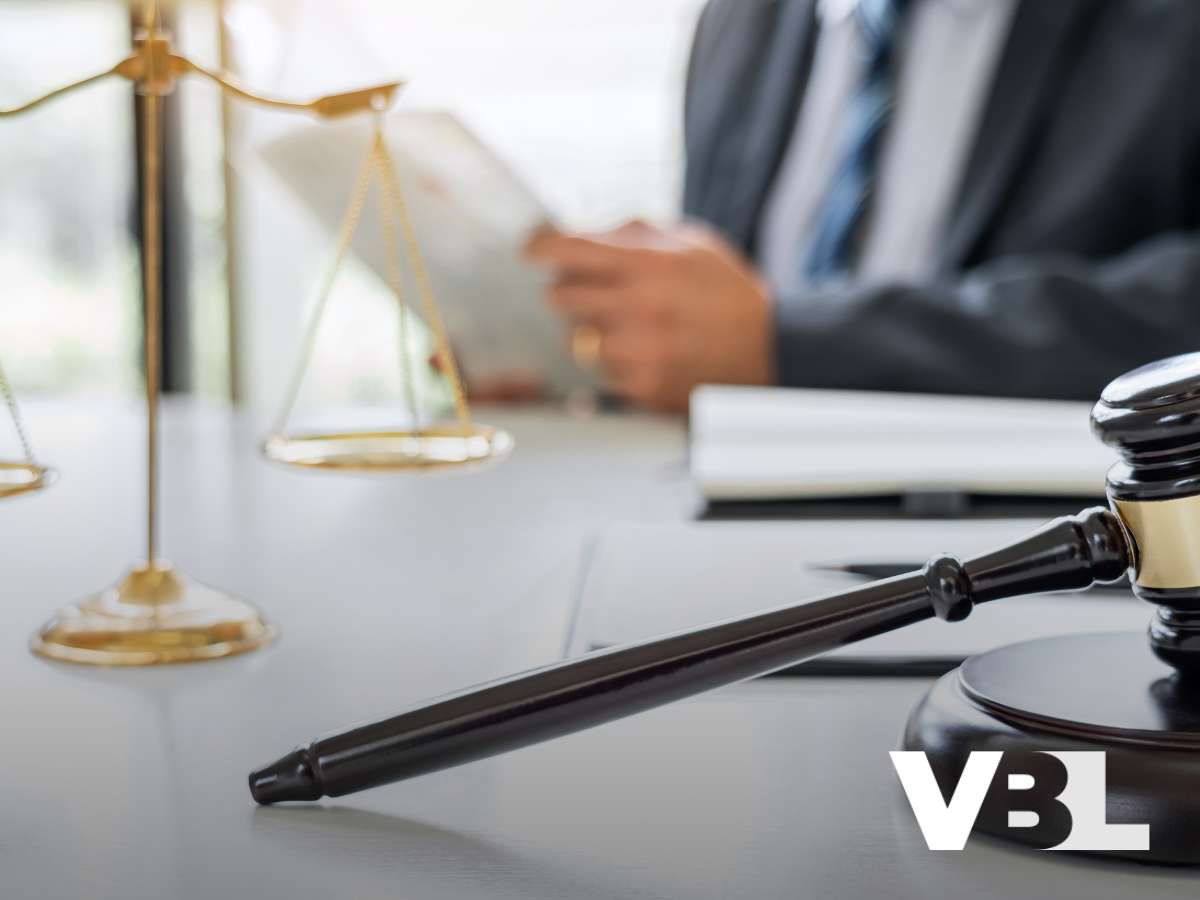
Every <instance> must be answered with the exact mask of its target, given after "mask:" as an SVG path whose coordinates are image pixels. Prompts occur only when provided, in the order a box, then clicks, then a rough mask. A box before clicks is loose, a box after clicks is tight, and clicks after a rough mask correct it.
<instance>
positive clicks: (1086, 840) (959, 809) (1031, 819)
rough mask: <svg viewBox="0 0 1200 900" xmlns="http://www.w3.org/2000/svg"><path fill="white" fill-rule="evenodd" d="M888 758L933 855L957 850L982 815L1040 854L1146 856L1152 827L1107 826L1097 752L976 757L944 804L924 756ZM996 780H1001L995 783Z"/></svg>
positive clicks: (905, 754) (1100, 759)
mask: <svg viewBox="0 0 1200 900" xmlns="http://www.w3.org/2000/svg"><path fill="white" fill-rule="evenodd" d="M891 757H892V765H893V766H895V768H896V774H897V775H899V776H900V783H901V784H902V785H903V786H904V793H905V794H906V795H907V796H908V802H909V805H911V806H912V810H913V814H914V815H915V816H916V818H917V824H918V825H919V826H920V828H921V834H922V835H924V837H925V843H926V844H927V845H928V846H929V849H930V850H961V849H962V848H963V847H964V846H965V845H966V843H967V837H968V836H969V835H970V833H971V829H972V828H973V827H974V826H975V822H976V819H978V818H979V815H980V812H981V811H984V814H985V815H989V816H992V817H993V818H992V821H993V823H995V824H998V825H999V827H1000V828H1001V829H1003V828H1005V827H1007V828H1008V829H1010V830H1013V831H1018V830H1023V829H1030V830H1029V831H1026V832H1024V833H1023V834H1022V835H1017V834H1014V835H1013V836H1014V837H1018V838H1020V839H1023V840H1024V841H1025V842H1026V843H1035V844H1036V845H1037V846H1039V847H1041V848H1042V849H1047V850H1149V849H1150V826H1149V825H1114V824H1109V823H1108V821H1107V818H1106V816H1105V756H1104V753H1102V752H1090V751H1089V752H1056V751H1038V752H1035V753H1001V752H1000V751H998V750H977V751H974V752H972V753H971V754H970V756H969V757H968V758H967V764H966V766H965V767H964V768H963V771H962V775H961V777H960V778H959V780H958V785H957V786H956V787H955V788H954V793H953V794H952V795H951V796H950V802H949V803H947V802H946V801H945V800H944V799H943V795H942V791H941V789H940V788H939V787H938V783H937V780H936V779H935V778H934V774H933V769H932V768H931V767H930V765H929V760H928V759H927V758H926V756H925V754H924V753H923V752H921V751H895V752H893V753H892V754H891ZM1001 757H1003V762H1002V760H1001ZM998 772H999V774H1001V775H1003V776H1005V777H1004V778H997V773H998ZM1005 814H1006V818H1000V817H1002V816H1005ZM1034 829H1036V831H1035V830H1034ZM989 830H991V831H995V830H996V828H995V827H993V828H991V829H989Z"/></svg>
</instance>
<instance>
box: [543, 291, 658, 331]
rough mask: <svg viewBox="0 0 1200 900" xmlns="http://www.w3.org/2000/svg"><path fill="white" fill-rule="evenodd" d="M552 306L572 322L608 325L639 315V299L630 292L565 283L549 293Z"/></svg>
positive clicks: (637, 295) (635, 294)
mask: <svg viewBox="0 0 1200 900" xmlns="http://www.w3.org/2000/svg"><path fill="white" fill-rule="evenodd" d="M547 296H548V297H549V300H550V305H551V306H553V307H554V308H555V309H556V310H558V311H559V312H560V313H562V314H563V315H565V316H567V317H568V318H571V319H578V320H583V321H589V322H595V323H597V324H604V325H607V324H609V323H610V322H612V321H613V320H622V319H628V318H630V317H632V316H634V315H636V314H637V313H638V312H639V309H640V305H641V301H640V299H639V297H640V295H639V294H637V293H635V292H634V291H631V290H629V289H628V288H623V287H618V286H605V285H597V284H595V283H590V282H580V281H566V282H559V283H558V284H555V285H553V286H552V287H551V288H550V289H549V291H548V292H547Z"/></svg>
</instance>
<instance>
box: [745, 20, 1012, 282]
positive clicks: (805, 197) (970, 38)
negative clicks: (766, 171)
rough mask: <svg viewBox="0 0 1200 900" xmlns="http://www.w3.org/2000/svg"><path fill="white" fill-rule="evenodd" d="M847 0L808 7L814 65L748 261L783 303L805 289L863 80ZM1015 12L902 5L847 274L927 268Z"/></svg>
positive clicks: (861, 51) (917, 272)
mask: <svg viewBox="0 0 1200 900" xmlns="http://www.w3.org/2000/svg"><path fill="white" fill-rule="evenodd" d="M857 2H858V0H820V2H819V4H818V8H817V15H818V19H819V23H818V27H819V28H820V31H819V33H818V35H817V42H816V47H815V51H814V55H813V61H812V69H811V71H810V73H809V78H808V83H807V87H806V89H805V91H804V96H803V99H802V103H801V104H800V110H799V115H798V117H797V121H796V126H795V131H794V132H793V135H792V140H791V141H790V143H789V146H788V150H787V153H786V154H785V156H784V159H783V162H782V164H781V166H780V169H779V172H778V174H777V175H776V177H775V182H774V184H773V186H772V188H771V191H770V194H769V196H768V198H767V203H766V208H765V209H764V213H763V223H762V229H761V231H760V237H759V260H758V262H759V265H760V267H761V269H762V270H763V273H764V275H765V276H766V279H767V282H768V283H769V284H770V285H771V287H772V289H773V290H774V291H775V292H776V294H777V295H779V296H781V297H794V296H798V295H802V294H803V292H804V290H805V288H806V287H807V286H806V285H805V284H804V278H803V271H802V262H803V259H804V253H805V250H806V249H807V247H808V242H809V240H810V239H811V237H812V234H813V230H814V228H815V226H816V223H817V221H818V217H819V216H820V213H821V206H822V203H823V201H824V199H825V193H826V191H827V190H828V189H829V184H830V180H831V179H832V178H833V175H834V171H835V169H836V168H837V165H838V163H839V161H840V160H841V157H842V153H843V149H842V140H843V134H844V116H843V113H844V112H845V110H846V109H847V106H848V105H849V103H850V100H851V98H852V96H853V94H854V91H855V89H856V88H857V86H858V85H859V83H860V82H861V79H862V76H863V64H864V61H865V48H864V46H863V42H862V37H861V35H860V34H859V30H858V28H859V26H858V24H857V22H856V21H855V19H854V16H853V15H852V13H853V7H854V4H855V3H857ZM1016 5H1017V0H912V6H911V7H910V8H909V11H908V13H907V19H906V21H905V22H904V23H903V24H902V26H901V27H902V28H903V29H904V31H903V33H902V35H901V37H900V43H899V45H898V52H899V57H898V60H897V63H898V68H897V79H898V80H897V85H896V91H897V93H896V109H895V112H894V113H893V114H892V119H891V122H890V123H889V126H888V131H887V133H886V134H885V135H884V139H883V145H882V146H881V148H880V158H879V160H878V166H879V168H878V173H877V178H876V181H875V187H874V194H873V196H872V198H871V207H870V211H869V213H868V218H867V221H866V231H865V233H864V236H863V245H862V250H861V253H860V255H859V258H858V261H857V265H856V269H855V272H854V277H855V278H856V279H863V280H872V281H881V280H889V279H901V280H914V279H920V278H922V277H925V276H928V275H929V274H930V273H931V272H932V271H933V268H934V265H935V262H936V259H937V250H938V243H939V241H940V240H941V238H942V235H943V232H944V230H945V227H946V224H947V218H948V216H949V214H950V212H951V208H952V205H953V203H954V200H955V195H956V192H957V190H958V186H959V183H960V181H961V179H962V174H963V169H964V168H965V166H966V162H967V157H968V154H969V153H970V151H971V147H972V145H973V142H974V137H975V133H976V130H977V128H978V125H979V119H980V116H981V114H982V112H983V109H984V106H985V104H986V101H987V95H988V93H989V90H990V88H991V84H992V78H993V75H994V74H995V69H996V65H997V63H998V61H999V58H1000V53H1001V50H1002V49H1003V47H1004V43H1005V40H1006V38H1007V37H1008V32H1009V27H1010V25H1011V23H1012V16H1013V12H1014V11H1015V9H1016Z"/></svg>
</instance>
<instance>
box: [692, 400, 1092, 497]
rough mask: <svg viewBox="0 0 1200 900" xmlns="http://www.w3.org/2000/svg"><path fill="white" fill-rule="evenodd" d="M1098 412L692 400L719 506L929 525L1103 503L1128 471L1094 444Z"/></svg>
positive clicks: (978, 403) (976, 404)
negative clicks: (972, 504)
mask: <svg viewBox="0 0 1200 900" xmlns="http://www.w3.org/2000/svg"><path fill="white" fill-rule="evenodd" d="M1089 410H1090V406H1089V404H1086V403H1077V402H1069V401H1048V400H1010V399H998V398H985V397H950V396H935V395H929V394H901V393H886V392H866V391H826V390H806V389H794V388H752V387H723V386H722V387H718V386H703V387H700V388H698V389H697V390H696V391H694V392H693V394H692V400H691V453H690V460H691V471H692V476H693V478H694V479H695V481H696V483H697V485H698V486H699V488H700V490H701V492H702V493H703V495H704V497H705V499H706V500H707V501H708V502H709V504H710V505H714V506H718V507H720V506H725V507H731V508H734V509H735V510H736V509H738V508H741V507H744V506H745V505H746V504H755V503H761V504H777V505H778V504H781V503H788V502H796V501H801V502H806V503H810V504H811V503H814V502H816V503H820V502H824V501H828V500H831V499H856V500H857V501H858V502H860V503H861V502H863V501H864V498H884V497H900V498H908V500H907V501H906V502H907V504H908V506H912V507H914V508H915V514H918V515H919V514H921V511H922V510H925V509H928V510H929V514H935V515H937V514H944V515H953V514H956V512H958V513H962V512H965V511H966V510H965V507H966V506H967V505H968V504H964V503H963V502H962V498H971V497H977V498H984V500H985V501H987V500H989V499H993V500H997V501H1001V500H1005V499H1007V500H1010V501H1011V499H1012V498H1019V499H1026V500H1028V501H1030V502H1031V503H1034V504H1037V503H1041V504H1042V506H1043V507H1053V506H1054V505H1055V501H1056V500H1057V499H1058V498H1066V499H1067V501H1068V502H1067V505H1068V506H1070V507H1074V506H1075V505H1076V501H1077V500H1078V499H1079V498H1083V499H1085V500H1087V499H1091V498H1096V499H1100V498H1103V496H1104V473H1105V472H1106V471H1107V470H1108V468H1109V466H1111V465H1112V463H1113V462H1115V461H1116V456H1115V454H1114V453H1113V451H1112V450H1110V449H1109V448H1107V447H1105V446H1103V445H1102V444H1100V442H1099V441H1097V440H1096V439H1095V438H1093V437H1092V435H1091V433H1090V431H1089V426H1088V413H1089ZM897 511H900V512H903V511H905V509H904V508H901V509H899V510H897ZM1055 511H1056V512H1057V510H1055ZM1041 512H1042V510H1041V509H1040V508H1039V509H1038V510H1037V513H1038V514H1040V513H1041Z"/></svg>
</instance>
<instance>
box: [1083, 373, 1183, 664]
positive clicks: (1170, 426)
mask: <svg viewBox="0 0 1200 900" xmlns="http://www.w3.org/2000/svg"><path fill="white" fill-rule="evenodd" d="M1092 431H1093V432H1095V434H1096V435H1097V436H1099V438H1100V440H1102V441H1103V442H1104V443H1105V444H1108V445H1109V446H1111V447H1113V448H1115V449H1116V451H1117V453H1118V454H1120V457H1121V461H1120V462H1118V463H1117V464H1116V465H1114V466H1113V467H1112V469H1110V470H1109V473H1108V498H1109V503H1110V504H1111V505H1112V508H1113V511H1114V512H1115V513H1116V514H1117V516H1118V517H1119V518H1120V520H1121V522H1122V523H1123V524H1124V526H1125V530H1126V532H1127V534H1128V537H1129V540H1130V544H1131V550H1132V558H1133V573H1132V579H1131V580H1132V581H1133V592H1134V593H1135V594H1136V595H1137V596H1139V597H1141V598H1142V599H1143V600H1148V601H1149V602H1151V603H1154V604H1156V605H1157V606H1158V614H1157V616H1156V617H1155V619H1154V621H1153V623H1152V624H1151V626H1150V643H1151V645H1152V646H1153V648H1154V652H1155V653H1156V654H1157V655H1158V657H1159V658H1160V659H1162V660H1163V661H1164V662H1167V663H1168V664H1170V665H1172V666H1174V667H1175V668H1176V669H1178V670H1180V671H1181V672H1185V673H1189V674H1192V675H1200V353H1188V354H1185V355H1183V356H1174V357H1171V358H1170V359H1164V360H1160V361H1158V362H1154V363H1150V364H1149V365H1146V366H1142V367H1141V368H1140V369H1135V370H1134V371H1132V372H1129V373H1127V374H1125V375H1122V376H1121V377H1120V378H1118V379H1117V380H1116V381H1114V382H1112V383H1111V384H1110V385H1109V386H1108V387H1106V388H1105V389H1104V392H1103V393H1102V394H1101V395H1100V402H1099V403H1097V404H1096V406H1095V407H1094V408H1093V409H1092Z"/></svg>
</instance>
